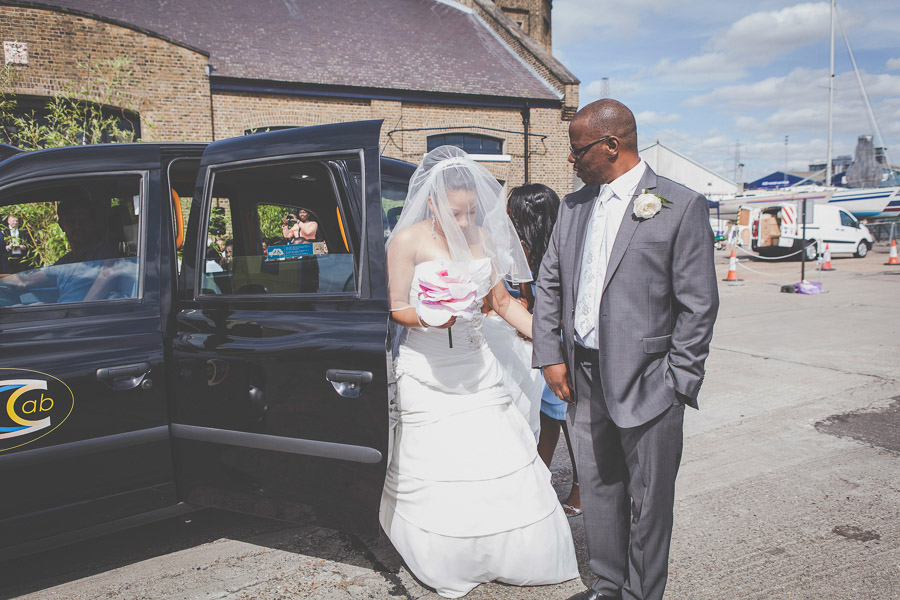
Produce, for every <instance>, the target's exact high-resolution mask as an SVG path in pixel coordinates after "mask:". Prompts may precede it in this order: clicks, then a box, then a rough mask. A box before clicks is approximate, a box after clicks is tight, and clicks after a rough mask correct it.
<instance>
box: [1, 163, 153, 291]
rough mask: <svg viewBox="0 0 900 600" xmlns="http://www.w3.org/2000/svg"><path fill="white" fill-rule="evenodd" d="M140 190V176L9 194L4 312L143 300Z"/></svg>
mask: <svg viewBox="0 0 900 600" xmlns="http://www.w3.org/2000/svg"><path fill="white" fill-rule="evenodd" d="M141 190H142V178H141V176H140V175H137V174H128V175H116V176H102V177H79V178H72V179H69V180H54V181H53V183H52V184H43V185H24V186H16V187H15V188H12V189H7V190H4V192H3V194H2V195H0V215H2V216H3V222H2V225H0V233H2V235H3V237H4V248H5V249H6V247H7V246H9V249H8V250H7V257H6V260H0V307H28V306H37V305H47V304H64V303H73V302H96V301H109V300H121V299H128V298H138V297H139V288H140V286H139V277H138V273H139V270H140V258H141V244H140V231H141V218H142V215H141V206H142V204H141V195H142V193H141ZM7 240H8V241H7Z"/></svg>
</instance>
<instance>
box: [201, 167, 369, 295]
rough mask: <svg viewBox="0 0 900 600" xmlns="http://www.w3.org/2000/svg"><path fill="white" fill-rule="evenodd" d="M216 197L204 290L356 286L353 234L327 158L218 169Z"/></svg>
mask: <svg viewBox="0 0 900 600" xmlns="http://www.w3.org/2000/svg"><path fill="white" fill-rule="evenodd" d="M212 197H213V199H212V201H211V203H210V205H209V209H210V214H209V215H205V216H206V218H207V231H206V233H207V234H206V236H205V239H206V240H207V248H206V251H205V252H206V254H205V257H204V260H203V261H202V271H201V286H200V288H201V289H200V293H201V294H203V295H235V296H247V295H253V296H255V295H271V294H335V293H345V292H355V291H356V271H355V255H354V252H353V246H352V243H351V241H352V240H351V239H350V237H349V235H348V232H347V228H346V219H345V216H344V214H343V211H342V208H341V206H340V203H339V202H338V199H337V197H336V195H335V181H334V178H333V177H332V173H331V171H330V170H329V168H328V166H327V165H325V164H323V163H320V162H309V161H306V162H300V161H296V162H288V163H280V164H274V165H273V164H270V165H263V166H252V167H244V168H235V169H222V170H218V171H216V172H214V174H213V183H212Z"/></svg>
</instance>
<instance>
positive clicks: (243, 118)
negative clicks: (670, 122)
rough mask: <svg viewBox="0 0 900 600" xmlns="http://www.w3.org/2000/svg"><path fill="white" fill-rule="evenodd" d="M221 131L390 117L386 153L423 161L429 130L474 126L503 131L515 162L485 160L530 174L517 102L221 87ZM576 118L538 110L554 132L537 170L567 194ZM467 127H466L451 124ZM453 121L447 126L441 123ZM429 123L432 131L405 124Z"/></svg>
mask: <svg viewBox="0 0 900 600" xmlns="http://www.w3.org/2000/svg"><path fill="white" fill-rule="evenodd" d="M213 106H214V107H215V122H216V137H217V138H218V139H222V138H227V137H234V136H239V135H243V134H244V132H245V131H246V130H248V129H264V128H265V127H266V126H277V125H297V126H309V125H321V124H325V123H342V122H348V121H358V120H365V119H383V120H384V125H383V126H382V131H381V147H382V148H383V154H384V156H387V157H390V158H398V159H401V160H405V161H408V162H411V163H416V164H417V163H418V162H419V161H420V160H421V159H422V155H423V154H424V153H425V151H426V149H427V147H428V143H427V140H428V136H430V135H437V134H441V133H448V132H451V131H452V132H468V133H475V134H481V135H489V136H492V137H499V138H502V139H503V140H504V145H503V150H504V152H505V154H507V155H509V156H510V160H509V161H508V162H484V163H483V164H484V166H485V167H486V168H487V169H488V170H489V171H490V172H491V173H492V174H493V175H494V176H495V177H497V178H498V179H502V180H503V181H506V182H507V185H508V187H514V186H517V185H521V184H522V183H523V182H524V177H525V163H524V155H525V143H524V136H523V135H522V133H521V132H522V130H523V126H522V114H521V112H520V111H519V110H516V109H502V108H479V107H465V106H448V105H437V104H425V103H401V102H397V101H384V100H371V101H369V100H342V99H328V98H321V97H302V96H285V95H255V94H247V93H233V92H228V93H218V92H217V93H214V94H213ZM568 125H569V124H568V122H565V121H562V120H561V119H560V111H559V110H558V109H532V110H531V126H530V132H531V133H533V134H537V135H544V136H547V137H546V138H544V139H539V138H536V137H531V138H530V140H531V141H530V145H529V152H530V158H529V176H530V179H531V181H532V182H540V183H545V184H547V185H549V186H550V187H552V188H553V189H555V190H556V191H557V192H558V193H559V194H561V195H562V194H566V193H568V192H569V191H571V189H572V170H571V168H570V166H569V165H568V163H567V162H566V157H567V155H568V150H567V148H568V143H569V139H568ZM448 127H454V128H458V127H464V128H466V129H452V130H451V129H446V128H448ZM477 127H490V128H493V129H506V130H509V131H512V132H516V133H501V132H495V131H485V130H480V129H477ZM441 128H445V129H441ZM410 129H427V131H400V130H410Z"/></svg>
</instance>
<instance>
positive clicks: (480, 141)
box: [428, 133, 503, 154]
mask: <svg viewBox="0 0 900 600" xmlns="http://www.w3.org/2000/svg"><path fill="white" fill-rule="evenodd" d="M438 146H456V147H457V148H462V149H463V150H465V151H466V152H468V153H469V154H503V140H501V139H500V138H495V137H490V136H487V135H479V134H477V133H441V134H438V135H432V136H428V151H429V152H431V151H432V150H434V149H435V148H437V147H438Z"/></svg>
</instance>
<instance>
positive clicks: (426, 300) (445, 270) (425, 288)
mask: <svg viewBox="0 0 900 600" xmlns="http://www.w3.org/2000/svg"><path fill="white" fill-rule="evenodd" d="M435 266H436V268H435V269H434V270H433V271H431V270H429V271H425V272H423V273H422V274H420V275H419V279H418V281H417V282H416V285H417V286H418V288H419V292H418V297H419V306H418V308H417V309H416V312H417V313H418V315H419V317H420V318H421V319H422V320H423V321H424V322H426V323H428V324H429V325H435V326H440V325H443V324H444V323H446V322H447V321H449V320H450V318H451V317H457V318H461V319H469V318H471V317H472V313H473V312H474V309H475V298H476V297H477V295H478V288H477V286H476V285H475V283H474V282H473V281H472V280H471V279H470V278H469V276H468V275H466V274H465V273H464V272H463V271H462V270H461V269H459V268H458V267H456V266H454V265H449V266H448V265H442V264H439V263H435Z"/></svg>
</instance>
